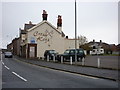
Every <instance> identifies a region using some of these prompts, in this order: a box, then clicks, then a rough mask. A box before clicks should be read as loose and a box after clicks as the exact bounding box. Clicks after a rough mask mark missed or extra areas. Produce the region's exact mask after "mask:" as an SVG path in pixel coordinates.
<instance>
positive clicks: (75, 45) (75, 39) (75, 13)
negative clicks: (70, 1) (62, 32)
mask: <svg viewBox="0 0 120 90" xmlns="http://www.w3.org/2000/svg"><path fill="white" fill-rule="evenodd" d="M76 49H77V10H76V0H75V63H76V62H77V52H76Z"/></svg>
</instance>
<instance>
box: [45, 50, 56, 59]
mask: <svg viewBox="0 0 120 90" xmlns="http://www.w3.org/2000/svg"><path fill="white" fill-rule="evenodd" d="M48 56H49V60H53V57H54V56H55V59H56V56H57V52H56V51H55V50H46V51H45V53H44V59H47V57H48Z"/></svg>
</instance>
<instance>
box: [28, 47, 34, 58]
mask: <svg viewBox="0 0 120 90" xmlns="http://www.w3.org/2000/svg"><path fill="white" fill-rule="evenodd" d="M29 55H30V58H34V57H35V47H33V46H30V53H29Z"/></svg>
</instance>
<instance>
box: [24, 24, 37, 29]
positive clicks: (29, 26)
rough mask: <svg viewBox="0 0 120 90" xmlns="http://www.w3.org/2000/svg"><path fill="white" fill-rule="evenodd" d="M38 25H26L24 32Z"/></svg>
mask: <svg viewBox="0 0 120 90" xmlns="http://www.w3.org/2000/svg"><path fill="white" fill-rule="evenodd" d="M35 25H36V24H25V26H24V30H27V29H30V28H32V27H34V26H35Z"/></svg>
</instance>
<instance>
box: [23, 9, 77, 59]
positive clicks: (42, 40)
mask: <svg viewBox="0 0 120 90" xmlns="http://www.w3.org/2000/svg"><path fill="white" fill-rule="evenodd" d="M42 15H43V21H42V22H40V23H38V24H37V25H35V26H33V27H32V28H30V29H27V31H26V34H23V36H24V37H25V38H23V39H24V43H23V42H22V39H21V42H22V44H21V47H23V48H24V49H23V51H24V54H26V58H34V57H39V58H40V57H44V52H45V50H55V51H56V52H58V53H63V52H64V51H65V50H66V49H73V48H75V39H69V38H68V37H65V34H64V33H63V31H62V18H61V16H60V15H58V20H57V27H55V26H53V25H52V24H51V23H50V22H48V21H47V15H48V14H47V13H46V11H45V10H43V14H42ZM21 37H22V34H21ZM78 43H79V42H78V40H77V48H79V44H78ZM21 50H22V49H21ZM21 53H22V52H21Z"/></svg>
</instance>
